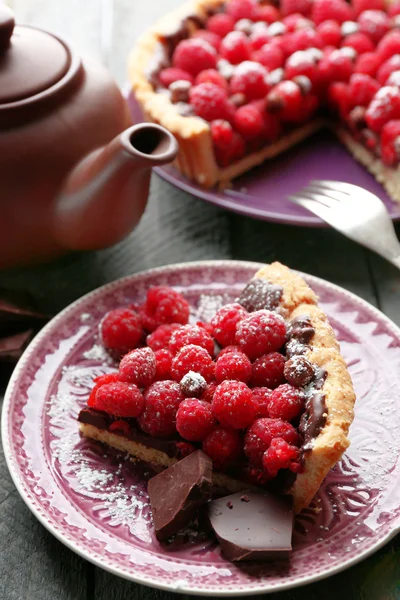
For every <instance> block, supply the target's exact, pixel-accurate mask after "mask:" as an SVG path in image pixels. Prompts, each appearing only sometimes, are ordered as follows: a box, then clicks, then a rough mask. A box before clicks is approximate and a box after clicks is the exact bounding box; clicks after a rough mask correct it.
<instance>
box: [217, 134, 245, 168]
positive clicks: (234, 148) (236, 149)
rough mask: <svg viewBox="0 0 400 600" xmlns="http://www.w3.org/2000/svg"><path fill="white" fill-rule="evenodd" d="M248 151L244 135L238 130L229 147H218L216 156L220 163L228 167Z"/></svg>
mask: <svg viewBox="0 0 400 600" xmlns="http://www.w3.org/2000/svg"><path fill="white" fill-rule="evenodd" d="M245 152H246V144H245V141H244V139H243V137H242V136H241V135H240V134H239V133H238V132H237V131H234V132H233V138H232V144H231V145H230V147H229V148H226V149H225V148H223V149H218V148H216V157H217V161H218V163H219V164H220V165H221V166H223V167H226V166H227V165H230V164H231V163H234V162H235V161H236V160H240V159H241V158H242V157H243V156H244V154H245Z"/></svg>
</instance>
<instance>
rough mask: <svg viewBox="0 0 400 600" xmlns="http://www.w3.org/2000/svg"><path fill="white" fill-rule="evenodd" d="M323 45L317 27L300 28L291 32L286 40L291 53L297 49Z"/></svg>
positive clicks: (321, 46)
mask: <svg viewBox="0 0 400 600" xmlns="http://www.w3.org/2000/svg"><path fill="white" fill-rule="evenodd" d="M323 45H324V43H323V41H322V38H321V36H320V35H319V33H318V31H315V29H298V30H297V31H294V32H293V33H291V34H289V36H288V38H287V42H286V48H287V51H288V53H289V55H290V54H293V52H296V51H297V50H308V49H309V48H323Z"/></svg>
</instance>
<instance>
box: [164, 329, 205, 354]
mask: <svg viewBox="0 0 400 600" xmlns="http://www.w3.org/2000/svg"><path fill="white" fill-rule="evenodd" d="M189 344H194V345H195V346H201V348H205V349H206V350H207V352H208V353H209V355H210V356H214V340H213V339H212V337H211V336H210V334H209V333H208V332H207V331H206V330H205V329H204V328H203V327H198V326H197V325H184V326H183V327H180V328H179V329H177V330H175V331H173V332H172V335H171V339H170V341H169V349H170V351H171V352H172V354H176V353H177V352H179V350H181V348H183V347H184V346H188V345H189Z"/></svg>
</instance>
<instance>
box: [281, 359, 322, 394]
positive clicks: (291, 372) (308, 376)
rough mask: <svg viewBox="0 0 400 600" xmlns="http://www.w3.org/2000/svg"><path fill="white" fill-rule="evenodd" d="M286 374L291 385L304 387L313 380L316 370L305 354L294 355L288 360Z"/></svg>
mask: <svg viewBox="0 0 400 600" xmlns="http://www.w3.org/2000/svg"><path fill="white" fill-rule="evenodd" d="M284 375H285V379H286V381H287V382H288V383H289V384H290V385H292V386H294V387H304V386H305V385H307V384H309V383H310V382H311V381H312V380H313V378H314V375H315V371H314V367H313V365H312V364H311V363H310V361H309V360H307V359H306V357H305V356H293V357H292V358H289V360H287V361H286V364H285V369H284Z"/></svg>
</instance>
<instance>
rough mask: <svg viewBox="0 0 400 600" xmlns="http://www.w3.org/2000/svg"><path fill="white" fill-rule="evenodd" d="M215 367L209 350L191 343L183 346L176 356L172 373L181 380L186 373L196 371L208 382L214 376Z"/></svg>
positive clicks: (177, 379)
mask: <svg viewBox="0 0 400 600" xmlns="http://www.w3.org/2000/svg"><path fill="white" fill-rule="evenodd" d="M214 369H215V365H214V363H213V361H212V359H211V357H210V354H209V353H208V352H207V350H205V349H204V348H201V347H200V346H195V345H194V344H189V345H188V346H184V347H183V348H181V349H180V350H179V352H178V353H177V354H176V356H175V357H174V359H173V361H172V366H171V373H172V378H173V379H175V381H181V379H182V378H183V377H184V375H186V373H189V371H195V373H200V375H202V376H203V377H204V379H205V380H206V381H207V383H208V382H210V381H211V380H212V379H213V378H214Z"/></svg>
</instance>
